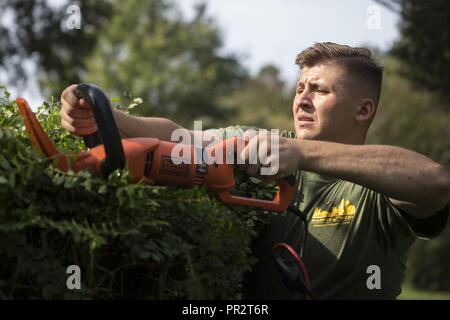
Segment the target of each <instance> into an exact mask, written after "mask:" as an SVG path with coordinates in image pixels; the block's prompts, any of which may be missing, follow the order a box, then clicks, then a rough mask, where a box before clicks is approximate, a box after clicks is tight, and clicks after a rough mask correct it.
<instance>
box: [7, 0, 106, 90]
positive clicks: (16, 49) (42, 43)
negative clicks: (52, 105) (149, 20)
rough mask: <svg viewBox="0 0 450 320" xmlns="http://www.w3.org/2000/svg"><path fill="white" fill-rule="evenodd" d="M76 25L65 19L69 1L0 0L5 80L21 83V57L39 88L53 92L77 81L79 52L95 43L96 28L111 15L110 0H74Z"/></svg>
mask: <svg viewBox="0 0 450 320" xmlns="http://www.w3.org/2000/svg"><path fill="white" fill-rule="evenodd" d="M76 4H77V5H78V6H79V8H80V12H81V19H82V20H81V29H73V30H70V29H69V28H67V24H66V21H67V19H68V18H69V15H68V14H67V12H66V10H67V8H68V5H69V1H60V3H59V4H58V6H50V5H49V3H48V1H46V0H0V21H1V22H0V32H1V34H2V36H1V37H0V68H1V70H2V71H4V73H6V75H7V81H8V82H10V83H13V84H15V85H23V84H24V82H25V80H26V79H27V74H26V70H25V64H26V62H32V63H34V64H35V65H36V67H37V78H38V81H39V84H40V87H41V89H43V90H44V93H45V94H55V95H59V94H60V93H61V90H62V89H63V88H64V87H65V86H66V85H67V84H70V83H78V82H80V78H81V75H82V72H83V71H84V70H85V64H84V61H85V58H86V56H87V55H88V54H90V52H91V51H92V49H93V48H95V47H96V45H97V34H98V32H99V30H101V29H103V28H104V26H105V24H106V23H107V21H108V18H109V16H110V15H111V12H112V10H111V5H110V1H107V0H80V1H77V3H76Z"/></svg>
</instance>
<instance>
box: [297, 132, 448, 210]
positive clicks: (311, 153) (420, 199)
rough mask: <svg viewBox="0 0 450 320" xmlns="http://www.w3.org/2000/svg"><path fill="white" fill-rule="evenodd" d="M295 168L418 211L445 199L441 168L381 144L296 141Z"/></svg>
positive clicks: (445, 176) (444, 177)
mask: <svg viewBox="0 0 450 320" xmlns="http://www.w3.org/2000/svg"><path fill="white" fill-rule="evenodd" d="M298 143H299V148H300V152H301V154H302V157H301V158H302V159H303V160H301V161H300V162H301V163H299V167H300V168H301V169H303V170H307V171H313V172H317V173H321V174H324V175H329V176H334V177H337V178H340V179H343V180H347V181H351V182H354V183H357V184H360V185H362V186H365V187H368V188H370V189H372V190H375V191H377V192H380V193H382V194H384V195H386V196H388V197H389V198H393V199H397V200H400V201H407V202H411V203H414V204H416V205H417V206H418V207H420V208H437V209H440V208H442V207H443V206H444V205H445V204H446V203H447V202H448V200H449V183H450V182H449V180H450V177H449V174H448V172H447V170H446V169H445V168H443V167H442V166H441V165H439V164H438V163H436V162H434V161H432V160H431V159H429V158H427V157H426V156H424V155H421V154H419V153H417V152H414V151H410V150H406V149H403V148H399V147H394V146H384V145H346V144H338V143H331V142H322V141H299V142H298Z"/></svg>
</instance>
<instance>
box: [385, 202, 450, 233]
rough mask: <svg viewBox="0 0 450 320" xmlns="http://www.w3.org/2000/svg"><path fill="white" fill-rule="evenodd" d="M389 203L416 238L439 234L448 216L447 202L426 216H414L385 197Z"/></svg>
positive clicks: (449, 210)
mask: <svg viewBox="0 0 450 320" xmlns="http://www.w3.org/2000/svg"><path fill="white" fill-rule="evenodd" d="M386 199H387V201H388V202H389V204H390V205H391V206H392V207H393V208H394V210H395V212H396V213H397V214H398V216H399V218H400V219H402V220H403V221H404V223H406V224H407V226H408V228H409V230H410V232H411V233H412V234H413V235H414V236H415V237H417V238H421V239H433V238H436V237H437V236H439V235H440V234H441V233H442V231H443V230H444V229H445V226H446V225H447V221H448V216H449V212H450V209H449V204H447V205H446V206H445V207H444V208H442V209H441V210H439V211H437V212H436V213H435V214H433V215H431V216H429V217H426V218H415V217H413V216H411V215H410V214H409V213H407V212H406V211H404V210H401V209H399V208H397V207H395V206H394V205H393V204H392V202H391V201H389V199H388V198H387V197H386Z"/></svg>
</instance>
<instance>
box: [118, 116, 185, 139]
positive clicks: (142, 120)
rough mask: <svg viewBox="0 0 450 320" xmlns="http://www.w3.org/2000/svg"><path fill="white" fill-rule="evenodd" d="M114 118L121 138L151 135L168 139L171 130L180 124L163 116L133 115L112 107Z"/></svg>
mask: <svg viewBox="0 0 450 320" xmlns="http://www.w3.org/2000/svg"><path fill="white" fill-rule="evenodd" d="M114 119H115V120H116V123H117V127H118V128H119V132H120V135H121V137H122V138H135V137H152V138H158V139H160V140H166V141H170V140H171V139H170V138H171V135H172V132H173V131H174V130H175V129H181V128H183V127H182V126H180V125H178V124H176V123H175V122H173V121H171V120H169V119H165V118H155V117H135V116H132V115H130V114H128V113H126V112H123V111H120V110H117V109H114Z"/></svg>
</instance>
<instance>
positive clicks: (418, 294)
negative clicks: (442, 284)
mask: <svg viewBox="0 0 450 320" xmlns="http://www.w3.org/2000/svg"><path fill="white" fill-rule="evenodd" d="M397 299H399V300H450V292H449V291H426V290H419V289H416V288H414V287H413V286H411V285H403V288H402V293H401V294H400V295H399V296H398V297H397Z"/></svg>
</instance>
